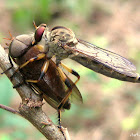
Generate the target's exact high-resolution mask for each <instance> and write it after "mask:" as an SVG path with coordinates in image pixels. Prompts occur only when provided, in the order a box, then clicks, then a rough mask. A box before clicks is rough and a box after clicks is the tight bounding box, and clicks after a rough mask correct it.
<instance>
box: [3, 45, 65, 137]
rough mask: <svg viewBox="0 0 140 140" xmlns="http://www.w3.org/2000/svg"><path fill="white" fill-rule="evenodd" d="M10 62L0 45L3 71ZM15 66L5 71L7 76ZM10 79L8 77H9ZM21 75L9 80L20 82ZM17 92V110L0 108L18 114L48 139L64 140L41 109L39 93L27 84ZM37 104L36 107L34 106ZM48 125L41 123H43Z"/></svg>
mask: <svg viewBox="0 0 140 140" xmlns="http://www.w3.org/2000/svg"><path fill="white" fill-rule="evenodd" d="M10 66H11V64H10V63H9V59H8V55H7V53H6V52H5V50H4V49H3V47H2V46H1V45H0V67H1V69H2V70H3V71H5V70H7V69H8V68H9V67H10ZM14 71H15V68H12V69H11V70H9V71H8V72H6V75H7V77H8V78H9V77H10V76H12V75H13V73H14ZM9 79H10V78H9ZM21 81H22V77H21V75H20V73H16V75H15V76H14V77H13V79H12V80H11V82H12V83H13V85H17V84H18V83H21ZM16 90H17V92H18V93H19V95H20V97H21V99H22V104H21V105H20V106H19V111H16V110H15V109H12V108H10V107H6V106H4V105H0V108H2V109H5V110H7V111H9V112H12V113H14V114H17V115H20V116H22V117H24V118H25V119H27V120H28V121H30V122H31V123H32V124H33V125H34V126H35V127H36V128H37V129H38V130H39V131H40V132H41V133H42V134H43V135H44V136H45V137H46V138H47V139H48V140H56V139H57V140H64V139H65V138H64V136H63V135H62V133H61V131H60V130H59V129H58V128H57V127H56V126H55V125H54V124H53V123H52V121H51V120H50V119H49V118H48V116H47V115H46V114H45V113H44V112H43V111H42V101H41V100H42V99H41V97H40V96H39V95H37V94H35V93H34V91H33V90H32V89H31V88H30V87H28V86H27V85H25V84H24V85H22V86H20V87H19V88H17V89H16ZM36 106H37V107H36ZM42 122H43V123H45V124H48V125H45V126H44V125H43V123H42Z"/></svg>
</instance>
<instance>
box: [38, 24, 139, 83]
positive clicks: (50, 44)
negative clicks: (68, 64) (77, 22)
mask: <svg viewBox="0 0 140 140" xmlns="http://www.w3.org/2000/svg"><path fill="white" fill-rule="evenodd" d="M40 27H41V25H40ZM43 41H44V42H45V44H44V46H45V49H44V53H45V54H46V56H47V57H48V58H52V57H53V56H55V57H56V64H57V65H59V64H61V60H63V59H65V58H70V59H73V60H75V61H77V62H78V63H80V64H82V65H84V66H85V67H87V68H89V69H91V70H93V71H95V72H98V73H101V74H103V75H105V76H108V77H111V78H116V79H119V80H122V81H128V82H137V83H139V82H140V77H139V74H137V73H136V72H135V71H136V67H135V66H134V65H133V64H132V63H131V62H130V61H129V60H127V59H126V58H124V57H122V56H120V55H118V54H116V53H113V52H111V51H108V50H105V49H102V48H99V47H97V46H95V45H93V44H91V43H88V42H86V41H84V40H81V39H77V38H76V37H75V34H74V33H73V31H72V30H71V29H68V28H66V27H63V26H56V27H54V28H52V29H51V30H50V31H49V29H48V28H47V27H46V30H44V34H43V36H42V40H41V42H42V43H43Z"/></svg>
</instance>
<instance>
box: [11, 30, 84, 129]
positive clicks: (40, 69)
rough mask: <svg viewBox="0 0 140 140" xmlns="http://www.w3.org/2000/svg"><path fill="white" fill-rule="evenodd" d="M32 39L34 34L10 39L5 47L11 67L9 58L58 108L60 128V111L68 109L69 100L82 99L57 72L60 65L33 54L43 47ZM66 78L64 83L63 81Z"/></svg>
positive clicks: (38, 54)
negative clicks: (7, 48) (7, 47)
mask: <svg viewBox="0 0 140 140" xmlns="http://www.w3.org/2000/svg"><path fill="white" fill-rule="evenodd" d="M40 33H41V31H40ZM33 40H34V34H25V35H20V36H17V37H15V38H14V39H12V41H11V43H10V46H9V59H10V62H11V67H12V66H13V64H12V60H13V61H14V62H15V63H16V64H17V65H18V66H19V68H18V70H19V71H20V72H21V73H22V75H23V78H24V79H25V81H26V82H28V83H29V84H30V86H31V88H32V89H33V90H34V91H35V92H37V93H40V94H42V96H43V98H44V99H45V100H46V101H47V102H48V103H49V104H50V105H51V106H52V107H53V108H55V109H57V110H58V119H59V126H60V128H61V120H60V119H61V111H62V110H64V109H70V107H71V101H73V102H82V96H81V94H80V91H79V90H78V88H77V87H76V85H75V84H74V83H73V82H72V80H71V79H70V78H69V77H68V76H67V75H66V74H65V73H64V72H62V73H60V71H61V70H60V68H59V67H58V66H56V64H55V63H54V62H53V60H52V59H50V60H48V59H47V57H43V58H42V57H41V58H38V57H37V56H40V51H41V50H42V49H43V48H44V46H42V45H41V44H38V42H36V43H35V44H32V42H33ZM11 58H12V60H11ZM35 58H37V59H35ZM34 59H35V60H36V61H34ZM30 60H32V61H30ZM27 62H28V63H27ZM48 64H49V65H48ZM46 68H47V70H46ZM61 74H63V75H61ZM66 81H67V83H68V84H66ZM69 94H72V96H71V97H70V96H68V97H67V95H69Z"/></svg>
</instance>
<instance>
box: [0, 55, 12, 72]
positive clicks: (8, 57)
mask: <svg viewBox="0 0 140 140" xmlns="http://www.w3.org/2000/svg"><path fill="white" fill-rule="evenodd" d="M8 58H9V61H10V64H11V66H10V67H9V68H8V69H7V70H5V71H4V72H2V73H1V74H4V73H6V72H7V71H9V70H10V69H12V68H13V62H12V59H11V57H10V55H8Z"/></svg>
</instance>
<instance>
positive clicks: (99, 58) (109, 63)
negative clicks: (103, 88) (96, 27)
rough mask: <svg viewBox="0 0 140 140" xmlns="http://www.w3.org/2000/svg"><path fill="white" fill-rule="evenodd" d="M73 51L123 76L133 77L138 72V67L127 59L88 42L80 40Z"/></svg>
mask: <svg viewBox="0 0 140 140" xmlns="http://www.w3.org/2000/svg"><path fill="white" fill-rule="evenodd" d="M71 49H72V50H73V51H75V52H78V55H81V56H85V58H88V59H87V60H93V61H95V62H97V63H99V64H101V65H103V66H105V67H107V68H109V69H112V70H114V71H117V72H119V73H121V74H124V75H128V76H132V75H133V74H134V73H133V72H134V71H136V67H135V66H134V65H133V64H132V63H131V62H130V61H128V60H127V59H126V58H124V57H122V56H120V55H118V54H116V53H113V52H111V51H108V50H105V49H102V48H99V47H97V46H95V45H93V44H91V43H88V42H86V41H83V40H80V39H78V44H76V45H75V46H73V47H71ZM79 58H80V57H79ZM76 61H77V60H76ZM83 65H84V64H83Z"/></svg>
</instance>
